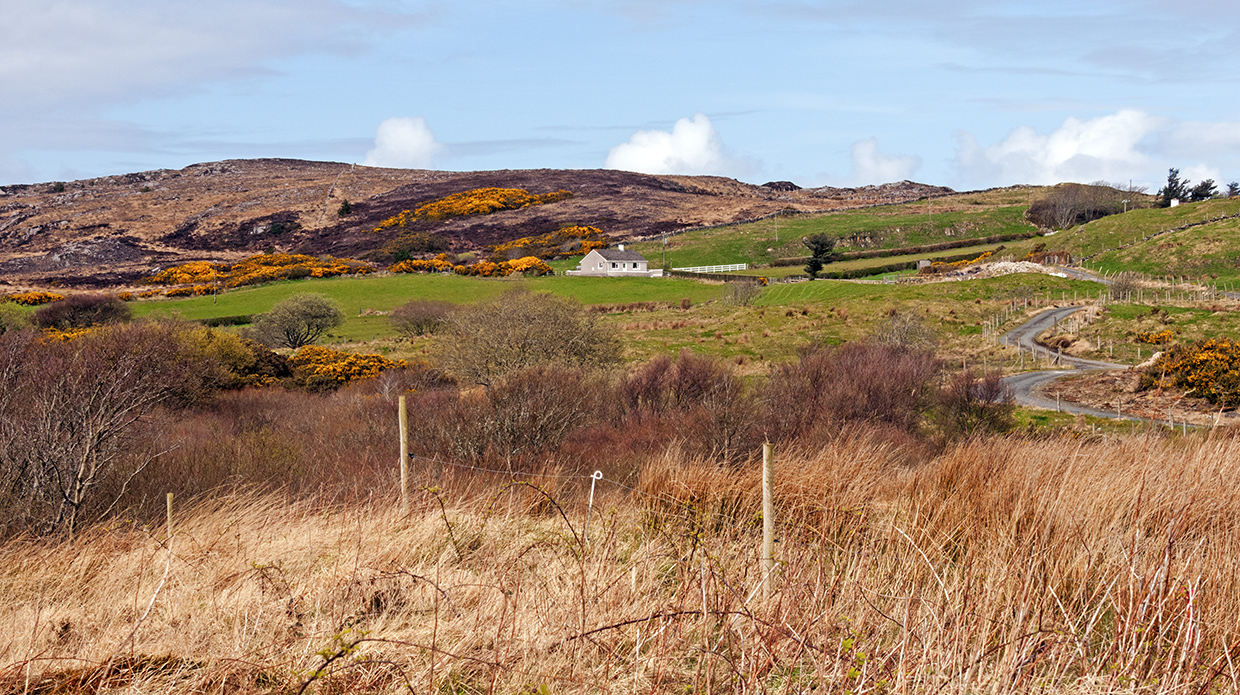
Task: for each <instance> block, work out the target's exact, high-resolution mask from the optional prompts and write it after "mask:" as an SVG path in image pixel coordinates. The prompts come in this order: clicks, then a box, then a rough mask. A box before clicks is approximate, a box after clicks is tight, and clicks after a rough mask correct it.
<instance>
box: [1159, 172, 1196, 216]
mask: <svg viewBox="0 0 1240 695" xmlns="http://www.w3.org/2000/svg"><path fill="white" fill-rule="evenodd" d="M1188 194H1189V191H1188V182H1187V181H1184V180H1181V179H1180V170H1179V169H1176V168H1174V167H1172V168H1171V170H1170V171H1169V172H1168V173H1167V185H1166V186H1163V187H1162V189H1161V190H1159V191H1158V207H1162V208H1165V207H1170V206H1171V200H1172V199H1176V200H1187V199H1188Z"/></svg>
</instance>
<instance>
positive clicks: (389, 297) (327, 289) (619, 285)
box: [133, 274, 719, 341]
mask: <svg viewBox="0 0 1240 695" xmlns="http://www.w3.org/2000/svg"><path fill="white" fill-rule="evenodd" d="M518 287H524V288H526V289H529V290H531V291H537V292H550V293H552V294H555V295H559V296H563V297H572V298H574V299H576V300H578V301H580V302H582V303H583V304H611V303H616V302H625V303H629V302H647V301H663V302H674V303H677V304H679V302H680V300H681V299H683V298H688V299H689V300H690V301H691V302H693V303H699V302H704V301H707V300H710V299H714V298H716V297H718V295H719V288H718V287H717V286H713V285H709V284H703V283H699V282H696V281H693V280H681V279H675V278H664V279H662V280H648V279H644V278H577V277H562V276H560V277H545V278H471V277H464V276H460V275H437V274H428V275H421V274H408V275H371V276H366V277H339V278H327V279H320V280H314V279H306V280H293V281H286V282H276V283H271V284H267V285H261V286H257V287H244V288H239V289H234V290H229V291H228V292H225V293H223V294H221V295H219V296H218V297H216V298H214V299H213V298H212V297H190V298H185V299H163V300H148V301H139V302H135V303H134V304H133V308H134V315H135V316H148V315H162V316H176V317H181V318H185V319H189V320H195V321H196V320H201V319H208V318H217V317H221V316H240V315H245V314H260V313H263V312H265V311H268V310H270V309H271V307H272V306H273V305H274V304H275V303H276V302H278V301H280V300H282V299H286V298H288V297H289V296H291V295H293V294H296V293H298V292H316V293H319V294H322V295H324V296H327V297H330V298H331V299H333V300H335V301H336V302H337V303H338V304H339V305H340V308H341V309H342V310H343V311H344V313H345V315H346V316H347V317H348V320H347V322H346V323H345V324H344V325H343V326H341V327H340V328H338V329H336V330H335V331H334V332H333V334H332V335H333V337H334V338H336V339H339V340H345V341H357V340H373V339H375V338H378V337H386V336H392V335H394V333H393V331H392V330H391V328H390V327H389V326H388V320H387V317H385V316H363V315H362V314H363V313H364V312H366V311H367V310H371V311H391V310H392V309H393V308H395V307H397V306H400V305H401V304H404V303H405V302H408V301H411V300H414V299H439V300H444V301H449V302H453V303H456V304H469V303H472V302H476V301H479V300H483V299H489V298H491V297H494V296H496V295H499V294H502V293H503V292H506V291H508V290H511V289H515V288H518Z"/></svg>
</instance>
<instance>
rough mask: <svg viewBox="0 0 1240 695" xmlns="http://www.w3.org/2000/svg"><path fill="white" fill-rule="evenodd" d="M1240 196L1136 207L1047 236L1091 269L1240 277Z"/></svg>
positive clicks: (1049, 241)
mask: <svg viewBox="0 0 1240 695" xmlns="http://www.w3.org/2000/svg"><path fill="white" fill-rule="evenodd" d="M1238 216H1240V198H1221V199H1215V200H1207V201H1203V202H1199V203H1186V204H1184V205H1179V206H1177V207H1174V208H1149V209H1144V210H1132V211H1129V212H1127V213H1124V214H1121V215H1111V216H1109V217H1104V218H1102V219H1099V220H1095V221H1093V222H1090V223H1089V224H1085V225H1081V226H1080V227H1076V228H1074V229H1072V230H1069V231H1065V232H1060V233H1059V234H1056V235H1054V236H1051V237H1045V238H1043V241H1044V242H1045V243H1046V246H1047V248H1048V250H1051V251H1061V250H1062V251H1068V252H1070V253H1072V254H1073V255H1074V256H1077V257H1082V258H1084V259H1085V262H1086V264H1087V265H1088V266H1089V267H1091V268H1098V269H1100V270H1104V271H1107V272H1121V271H1127V270H1132V271H1138V272H1141V273H1144V274H1146V275H1153V276H1159V275H1179V276H1188V277H1191V278H1200V277H1201V276H1204V275H1209V276H1213V277H1214V278H1219V279H1226V280H1227V281H1234V280H1237V279H1240V261H1238V260H1237V259H1240V241H1237V238H1236V230H1237V229H1238V228H1240V217H1238Z"/></svg>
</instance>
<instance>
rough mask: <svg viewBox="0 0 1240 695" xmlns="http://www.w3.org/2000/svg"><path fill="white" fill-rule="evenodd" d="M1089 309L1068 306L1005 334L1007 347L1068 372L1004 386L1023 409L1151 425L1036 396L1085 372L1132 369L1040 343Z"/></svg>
mask: <svg viewBox="0 0 1240 695" xmlns="http://www.w3.org/2000/svg"><path fill="white" fill-rule="evenodd" d="M1085 308H1086V307H1085V306H1064V307H1057V308H1054V309H1049V310H1047V311H1043V312H1042V313H1040V314H1038V315H1037V316H1034V317H1033V318H1032V319H1030V320H1028V321H1026V322H1025V323H1023V324H1021V325H1020V326H1018V327H1016V328H1014V329H1012V330H1011V331H1009V332H1007V333H1005V334H1004V335H1003V336H1002V338H1001V339H1002V341H1003V342H1004V343H1005V344H1007V345H1016V346H1017V347H1019V348H1020V349H1021V350H1027V351H1029V352H1030V353H1032V354H1035V355H1039V356H1041V357H1044V358H1051V359H1056V362H1057V363H1058V364H1060V365H1063V366H1064V367H1065V368H1064V369H1053V370H1041V371H1033V372H1022V373H1020V374H1013V375H1011V376H1005V377H1003V384H1004V385H1005V386H1007V387H1008V389H1009V390H1010V391H1011V393H1012V398H1013V399H1015V400H1016V402H1017V403H1019V404H1021V405H1029V406H1033V407H1035V408H1046V409H1048V410H1056V409H1058V410H1061V411H1063V412H1065V413H1081V414H1083V415H1092V416H1094V417H1104V418H1110V419H1112V420H1136V421H1139V422H1150V421H1151V420H1150V418H1145V417H1140V416H1138V415H1122V414H1117V413H1115V412H1114V411H1107V410H1097V409H1095V408H1086V407H1084V406H1079V405H1075V404H1072V403H1066V402H1059V403H1057V402H1056V401H1054V400H1052V399H1048V398H1044V397H1042V396H1039V395H1037V394H1036V393H1035V391H1036V390H1037V388H1038V387H1039V386H1041V385H1043V384H1045V383H1047V382H1050V381H1054V380H1055V379H1059V378H1061V377H1065V376H1068V375H1069V374H1079V373H1081V371H1105V370H1108V369H1127V368H1128V365H1126V364H1115V363H1113V362H1099V361H1097V360H1085V359H1081V358H1079V357H1073V356H1071V355H1063V354H1059V353H1056V352H1053V351H1052V350H1050V349H1049V348H1047V347H1045V346H1044V345H1041V344H1039V343H1038V342H1037V338H1038V335H1040V334H1041V333H1042V332H1043V331H1046V330H1047V329H1050V328H1052V327H1054V326H1055V325H1056V323H1057V322H1058V321H1061V320H1063V319H1066V318H1067V317H1069V316H1071V315H1072V314H1075V313H1076V312H1078V311H1082V310H1084V309H1085Z"/></svg>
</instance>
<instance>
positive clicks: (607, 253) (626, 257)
mask: <svg viewBox="0 0 1240 695" xmlns="http://www.w3.org/2000/svg"><path fill="white" fill-rule="evenodd" d="M595 250H596V251H598V255H600V256H602V257H603V260H606V261H644V260H646V257H645V256H643V255H641V254H640V253H638V252H636V251H631V250H627V249H626V250H620V249H595Z"/></svg>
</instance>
